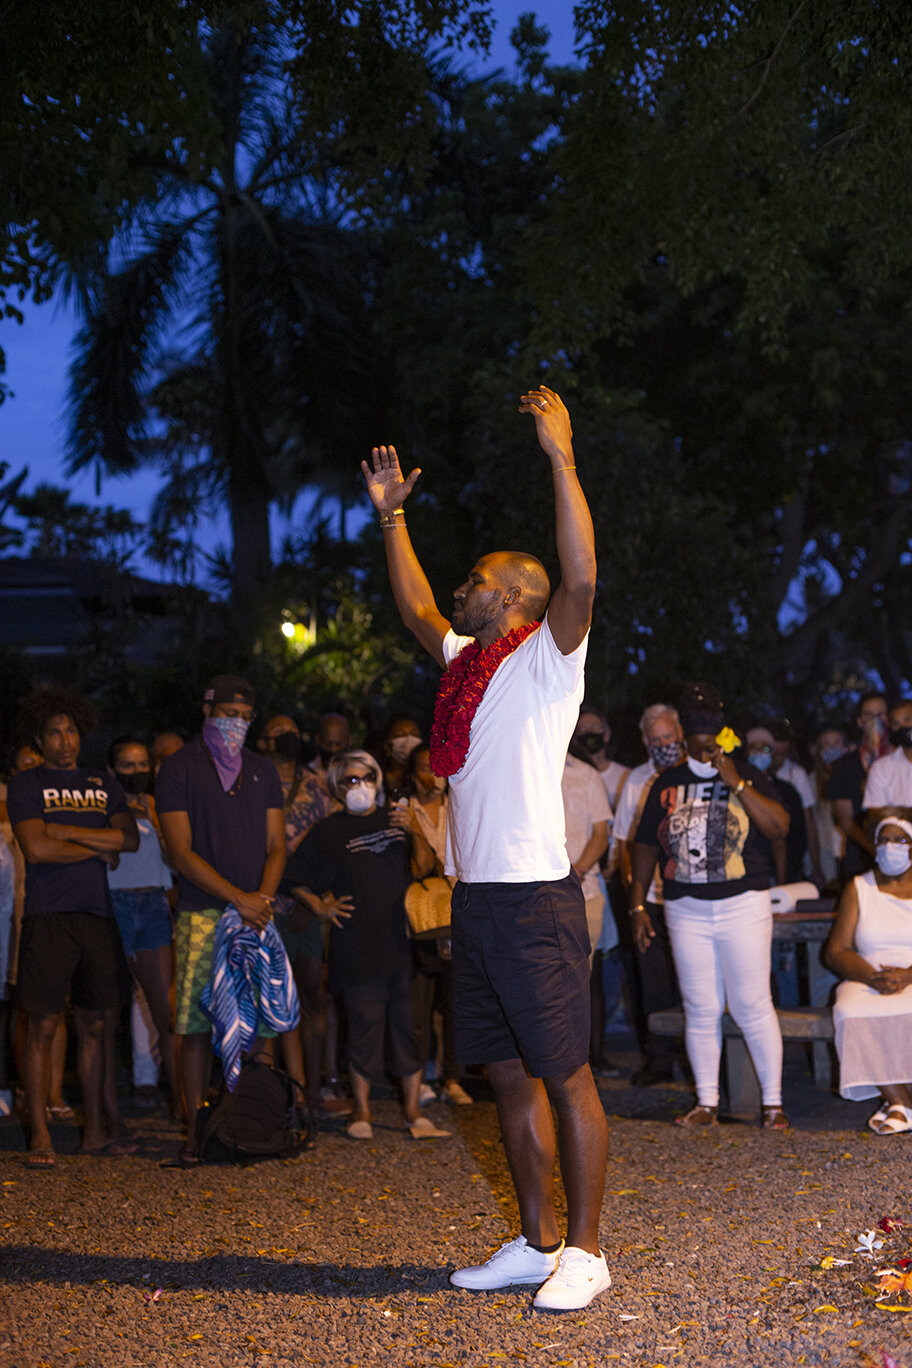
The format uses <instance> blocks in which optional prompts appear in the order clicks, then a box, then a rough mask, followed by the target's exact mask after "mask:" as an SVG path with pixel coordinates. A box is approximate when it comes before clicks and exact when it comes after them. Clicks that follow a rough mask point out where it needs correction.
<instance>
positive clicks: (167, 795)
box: [155, 736, 283, 912]
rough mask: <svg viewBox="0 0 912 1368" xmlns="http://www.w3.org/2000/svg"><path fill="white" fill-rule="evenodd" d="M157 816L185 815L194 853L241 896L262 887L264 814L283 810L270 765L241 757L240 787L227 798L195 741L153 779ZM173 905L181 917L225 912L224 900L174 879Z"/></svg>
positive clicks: (275, 772) (181, 877)
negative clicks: (209, 911)
mask: <svg viewBox="0 0 912 1368" xmlns="http://www.w3.org/2000/svg"><path fill="white" fill-rule="evenodd" d="M155 806H156V808H157V809H158V811H159V813H162V812H186V814H187V816H188V817H189V819H190V831H191V833H192V843H191V844H192V849H193V853H194V855H199V857H200V859H202V860H205V861H206V863H207V864H209V865H211V866H212V868H213V869H214V870H215V871H216V873H217V874H220V875H221V876H222V878H223V879H227V880H228V882H229V883H232V884H234V886H235V888H239V889H241V891H242V892H244V893H253V892H255V891H256V889H258V888H259V886H260V880H261V878H262V877H263V866H264V864H265V863H266V813H267V812H268V811H269V809H270V808H278V809H279V811H280V812H281V811H282V809H283V799H282V784H281V781H280V779H279V772H278V770H277V769H276V767H275V765H274V764H273V763H272V761H271V760H267V759H266V757H265V756H262V755H255V754H254V752H253V751H249V750H245V751H244V752H243V761H242V764H241V774H240V783H239V784H236V785H235V786H234V789H233V791H231V792H229V793H226V792H225V790H224V789H223V788H222V781H221V780H220V779H219V776H218V771H217V770H216V768H215V763H214V761H213V760H212V759H211V757H210V755H209V753H208V751H207V750H206V747H205V746H204V745H203V741H202V738H201V737H199V736H197V737H195V738H194V739H193V740H192V741H190V742H188V743H187V745H186V746H184V747H182V748H181V750H179V751H175V752H174V754H173V755H169V756H168V757H167V759H165V760H163V761H162V767H161V769H160V770H159V772H158V776H157V778H156V780H155ZM177 905H178V908H179V909H180V910H181V911H183V912H200V911H203V910H204V909H205V908H208V907H217V908H223V907H224V906H225V903H224V901H223V900H222V899H221V898H216V897H215V895H214V894H212V893H207V892H205V890H204V889H202V888H199V887H197V885H196V884H195V883H191V882H190V880H189V879H187V878H185V877H184V875H183V874H178V875H177Z"/></svg>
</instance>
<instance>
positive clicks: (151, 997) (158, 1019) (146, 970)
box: [130, 945, 186, 1120]
mask: <svg viewBox="0 0 912 1368" xmlns="http://www.w3.org/2000/svg"><path fill="white" fill-rule="evenodd" d="M130 968H131V969H132V971H133V975H134V977H135V979H136V982H137V983H138V984H139V986H140V988H141V989H142V990H143V993H144V994H145V997H146V1002H147V1003H148V1004H149V1015H150V1016H151V1017H152V1021H153V1022H154V1024H155V1029H156V1030H157V1031H158V1048H159V1053H160V1054H161V1062H162V1067H163V1069H164V1071H165V1077H166V1078H167V1080H168V1087H169V1089H170V1091H171V1113H172V1115H173V1116H174V1117H175V1118H177V1119H183V1120H186V1113H185V1110H184V1104H183V1098H182V1097H181V1082H180V1075H179V1073H178V1068H177V1043H176V1036H175V1035H174V1032H173V1031H172V1030H171V979H172V974H173V957H172V954H171V946H170V945H160V946H158V947H157V948H156V949H155V950H137V952H136V954H135V955H131V957H130Z"/></svg>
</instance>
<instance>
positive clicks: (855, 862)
mask: <svg viewBox="0 0 912 1368" xmlns="http://www.w3.org/2000/svg"><path fill="white" fill-rule="evenodd" d="M855 727H856V730H857V732H858V748H857V750H850V751H849V752H848V754H847V755H842V756H839V757H838V758H836V759H834V760H833V765H832V769H831V771H830V777H829V779H828V781H827V786H826V788H825V789H824V797H825V798H826V799H827V800H828V801H829V802H830V803H832V805H833V821H834V822H835V823H836V826H837V827H838V828H839V830H840V831H841V832H842V834H843V836H844V838H845V850H844V853H843V857H842V866H841V868H840V871H839V872H840V877H841V879H842V881H843V882H844V883H849V882H850V881H851V880H852V879H854V877H855V875H856V874H863V873H864V872H865V871H866V870H868V869H870V868H871V867H872V865H873V864H874V844H873V842H872V840H871V837H870V835H869V833H868V832H867V831H866V830H865V827H864V825H863V819H862V812H863V810H864V809H863V805H864V795H865V785H866V782H867V776H868V772H869V770H870V769H871V766H872V765H873V764H874V763H875V761H877V760H881V759H884V758H885V757H886V756H888V755H891V754H892V753H893V747H892V746H891V745H890V739H889V736H888V735H887V700H886V698H885V697H884V696H883V694H882V693H879V692H878V691H877V690H871V691H869V692H867V693H863V694H862V695H861V697H860V698H859V700H858V703H857V705H856V708H855Z"/></svg>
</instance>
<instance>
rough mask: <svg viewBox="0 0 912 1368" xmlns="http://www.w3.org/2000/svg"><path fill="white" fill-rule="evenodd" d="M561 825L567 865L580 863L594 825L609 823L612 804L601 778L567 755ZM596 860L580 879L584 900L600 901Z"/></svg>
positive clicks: (585, 765)
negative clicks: (565, 831)
mask: <svg viewBox="0 0 912 1368" xmlns="http://www.w3.org/2000/svg"><path fill="white" fill-rule="evenodd" d="M561 793H562V795H563V799H564V821H565V822H566V826H567V856H568V858H569V860H570V863H571V864H573V862H574V861H575V860H577V859H579V857H580V855H582V853H583V851H584V850H585V848H586V843H587V841H588V840H589V837H590V836H591V835H592V828H593V827H594V826H595V823H596V822H608V823H610V822H611V804H610V803H609V802H608V795H607V793H606V792H605V786H604V784H603V783H602V778H601V775H600V774H599V772H598V770H597V769H594V768H593V767H592V765H587V764H586V762H585V760H577V758H576V756H575V755H568V756H567V759H566V762H565V764H564V773H563V777H562V778H561ZM598 874H599V867H598V860H596V862H595V864H594V865H593V866H592V868H591V869H587V871H586V873H585V874H584V875H583V879H582V884H583V897H584V898H587V899H588V898H599V897H602V888H601V885H600V884H599V876H598Z"/></svg>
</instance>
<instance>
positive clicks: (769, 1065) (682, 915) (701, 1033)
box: [665, 890, 782, 1107]
mask: <svg viewBox="0 0 912 1368" xmlns="http://www.w3.org/2000/svg"><path fill="white" fill-rule="evenodd" d="M665 919H666V922H667V924H668V933H669V936H670V937H671V948H672V952H673V954H674V961H675V968H676V969H677V971H678V983H679V984H680V988H681V998H682V999H683V1002H684V1039H685V1043H686V1045H687V1057H688V1059H689V1060H690V1067H691V1068H692V1069H693V1073H694V1080H695V1082H696V1085H697V1101H698V1102H700V1103H701V1104H702V1105H703V1106H706V1107H715V1106H718V1104H719V1064H720V1061H721V1057H722V1013H723V1012H724V1011H725V1005H726V1001H727V1002H728V1010H729V1011H730V1012H731V1014H732V1016H733V1017H734V1019H735V1021H736V1022H737V1023H738V1025H739V1027H740V1028H741V1034H742V1035H743V1036H744V1041H745V1044H746V1045H747V1048H748V1050H749V1051H750V1056H751V1059H752V1060H753V1061H754V1068H755V1069H756V1070H757V1077H758V1078H759V1080H760V1087H761V1088H762V1090H763V1105H764V1106H765V1107H778V1106H781V1105H782V1033H781V1031H780V1030H779V1019H778V1017H777V1016H776V1009H775V1007H774V1006H773V1000H772V998H771V996H770V955H771V946H772V934H773V916H772V908H771V906H770V897H769V893H768V892H766V891H755V890H751V891H749V892H746V893H738V894H736V895H735V896H734V897H732V898H720V899H719V900H718V901H712V900H709V899H703V898H691V897H687V898H673V899H671V900H670V901H668V902H666V904H665Z"/></svg>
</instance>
